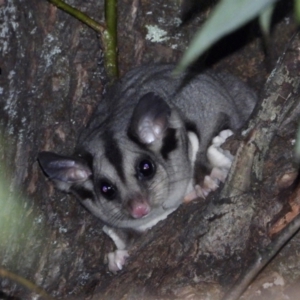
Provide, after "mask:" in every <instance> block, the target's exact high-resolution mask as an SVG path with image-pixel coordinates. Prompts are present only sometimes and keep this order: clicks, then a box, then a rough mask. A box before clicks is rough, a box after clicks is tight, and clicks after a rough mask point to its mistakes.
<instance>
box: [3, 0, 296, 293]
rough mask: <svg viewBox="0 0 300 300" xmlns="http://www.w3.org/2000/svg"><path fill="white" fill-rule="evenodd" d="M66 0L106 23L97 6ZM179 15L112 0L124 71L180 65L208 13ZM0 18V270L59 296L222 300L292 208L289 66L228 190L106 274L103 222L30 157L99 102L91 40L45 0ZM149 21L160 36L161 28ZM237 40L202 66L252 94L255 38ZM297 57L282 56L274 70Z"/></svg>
mask: <svg viewBox="0 0 300 300" xmlns="http://www.w3.org/2000/svg"><path fill="white" fill-rule="evenodd" d="M69 3H70V4H71V5H74V6H76V7H77V8H80V9H81V10H82V11H84V12H85V13H87V14H88V15H89V16H91V17H93V18H94V19H95V20H97V21H101V20H102V21H103V19H104V17H103V2H102V1H84V2H82V1H78V0H74V1H70V2H69ZM185 9H186V6H184V5H181V4H179V2H176V1H168V2H165V1H163V0H159V1H155V3H154V2H153V1H152V2H151V1H146V0H131V1H119V3H118V10H119V32H118V36H119V66H120V71H121V72H120V73H121V74H124V73H125V72H126V71H128V70H129V69H130V68H132V67H134V66H135V65H138V64H142V63H154V62H175V61H177V60H178V59H179V58H180V57H181V55H182V52H183V51H184V49H185V48H186V46H187V45H188V42H189V41H190V39H191V38H192V36H193V34H194V32H195V30H196V28H198V27H199V25H200V24H202V22H203V20H204V16H205V14H206V13H207V11H204V12H202V14H200V17H198V18H195V19H193V20H192V21H190V22H188V23H187V24H185V26H182V27H179V26H178V20H179V18H180V17H181V12H182V11H183V10H185ZM0 16H1V21H2V23H1V24H0V53H1V56H0V59H1V60H0V67H1V74H0V97H1V99H0V101H1V102H0V103H1V104H0V109H1V112H0V114H1V115H0V116H1V117H0V124H1V139H2V143H1V145H0V147H1V148H0V149H1V171H0V175H1V184H2V185H1V186H0V187H1V190H2V193H1V199H0V203H1V209H0V228H1V229H0V274H2V275H3V274H4V273H1V270H4V269H5V270H9V271H10V272H13V273H15V274H18V275H19V276H22V277H25V278H27V279H29V280H30V281H32V282H34V283H36V284H37V285H39V286H40V287H42V288H43V289H44V290H46V291H47V292H48V293H49V294H51V295H52V296H53V297H57V298H66V299H70V297H71V296H73V297H78V299H120V298H126V299H151V298H156V299H176V298H179V299H186V298H189V299H204V298H205V297H208V296H209V295H210V297H211V298H213V299H220V298H221V297H222V296H223V295H224V293H225V292H226V291H227V290H228V288H229V287H230V286H231V285H232V284H233V283H234V282H235V280H236V279H237V278H238V276H239V275H240V274H242V270H243V269H245V268H247V267H248V266H249V265H250V264H251V262H252V259H253V257H254V255H253V253H254V251H257V250H261V249H263V248H265V247H267V246H268V245H269V243H270V241H271V239H272V236H271V233H274V234H275V232H276V228H279V229H278V230H279V231H280V229H281V227H280V225H278V224H279V223H276V225H277V227H275V226H273V224H275V221H277V220H280V219H281V217H283V216H286V214H287V213H288V212H289V211H291V210H292V209H290V207H292V208H294V209H295V210H297V208H298V204H297V197H296V195H297V194H296V193H297V186H296V184H295V183H293V182H294V179H295V176H296V175H297V169H296V168H295V166H294V165H293V147H292V145H291V141H292V140H293V139H295V131H296V123H297V117H298V116H299V105H298V103H297V101H296V100H297V98H296V96H295V90H297V91H298V86H296V83H297V82H296V80H298V79H297V76H298V74H295V73H293V74H292V73H291V72H292V71H289V72H290V73H288V74H287V73H286V72H284V71H278V73H276V74H277V75H275V77H273V78H272V77H270V81H269V83H268V85H267V87H266V89H265V96H264V97H262V99H265V101H264V102H262V103H263V104H262V105H261V106H260V108H259V109H258V110H257V112H256V114H255V116H254V118H253V120H252V121H251V122H250V124H249V130H248V135H247V136H246V137H245V138H242V142H241V144H242V145H241V146H240V148H239V150H238V155H237V156H238V158H237V160H236V162H235V165H234V168H233V169H232V171H231V173H230V178H229V180H228V181H227V183H226V185H225V186H224V188H223V189H222V190H220V191H218V192H217V193H214V194H213V195H211V196H210V197H209V198H207V199H206V200H205V201H201V200H199V201H195V202H193V203H190V204H188V205H184V206H182V207H180V209H178V210H177V211H176V212H175V213H173V214H172V215H171V216H169V218H168V219H167V220H165V221H163V222H160V223H159V224H158V225H157V226H155V227H154V228H153V229H152V230H151V231H149V232H148V233H147V234H145V235H144V236H143V237H142V238H141V239H140V240H139V242H138V243H137V244H136V245H135V247H134V248H133V249H132V251H131V256H130V259H129V261H128V265H127V266H126V267H125V269H124V270H123V271H122V272H121V273H120V274H118V275H116V276H113V275H111V274H109V273H108V272H107V267H106V265H105V263H104V260H105V254H106V253H107V252H109V251H111V250H112V249H113V244H112V242H111V241H110V239H109V238H108V237H106V236H105V235H103V234H102V231H101V228H102V224H101V222H100V221H99V220H97V219H96V218H94V217H93V216H91V215H90V214H89V213H88V212H87V211H85V210H84V209H83V208H82V207H81V206H80V205H78V203H77V201H76V200H75V199H74V198H73V197H71V196H69V195H65V194H62V193H60V192H58V191H56V190H54V188H53V186H52V184H51V183H50V182H49V181H47V180H46V179H45V178H44V176H43V174H42V172H41V170H40V169H39V166H38V163H37V162H36V157H37V153H38V152H39V151H42V150H54V151H55V152H59V153H66V154H70V153H72V149H73V147H74V144H75V139H76V137H77V136H78V132H79V131H80V129H81V128H82V127H83V126H84V125H85V124H86V122H87V121H88V118H89V116H90V115H91V113H92V111H93V109H94V108H95V106H96V105H97V103H98V101H100V100H101V94H102V92H103V90H104V89H105V84H106V83H107V82H106V77H105V71H104V69H103V63H102V52H101V46H100V44H99V40H98V37H97V34H96V33H95V32H93V31H92V30H91V29H90V28H88V27H86V26H85V25H83V24H82V23H80V22H79V21H77V20H75V19H74V18H72V17H71V16H69V15H67V14H65V13H64V12H62V11H60V10H59V9H57V8H56V7H54V6H52V5H51V4H49V3H48V2H47V1H40V0H31V1H25V0H2V1H1V0H0ZM285 21H286V20H284V21H282V22H281V23H280V24H279V25H278V28H277V29H276V31H275V33H274V36H273V40H275V41H276V47H272V48H274V51H275V52H273V55H274V56H276V53H277V54H278V53H279V52H282V51H283V49H284V45H285V44H286V43H287V41H288V37H289V36H291V32H293V30H294V26H293V25H290V26H288V25H286V24H285ZM155 26H156V27H155ZM158 28H159V29H163V30H165V32H166V33H165V34H162V35H160V36H159V34H161V33H162V32H161V31H159V30H158ZM248 29H249V28H245V29H243V30H242V31H240V32H238V33H237V34H236V35H234V36H233V37H232V39H234V40H237V38H239V37H241V36H243V35H244V34H245V30H246V32H249V31H248ZM279 37H280V38H279ZM221 45H223V44H221ZM245 45H246V41H244V40H243V41H240V42H238V43H236V45H235V46H234V48H233V49H229V50H227V51H225V52H226V55H225V54H224V53H223V49H224V48H222V47H221V48H220V44H219V47H218V45H217V46H216V48H215V49H222V51H220V50H219V51H218V52H217V55H215V54H210V56H209V58H208V59H207V61H206V62H207V63H209V64H211V63H215V62H216V61H217V62H218V64H214V67H215V68H220V69H221V68H222V69H224V68H227V69H230V71H231V72H233V73H235V74H236V75H238V76H240V77H242V78H243V79H244V80H247V81H248V82H249V83H250V84H252V85H253V86H255V87H256V88H257V89H258V90H260V88H261V87H262V86H263V85H264V82H265V79H266V77H267V73H268V72H267V70H266V69H265V68H262V66H263V65H264V63H265V60H264V56H263V52H262V50H261V42H260V40H259V39H253V40H252V42H251V43H248V41H247V47H246V46H245ZM298 46H299V45H298ZM293 47H294V48H293V51H298V48H297V47H296V46H295V45H294V46H293ZM225 50H226V49H225ZM211 53H214V50H213V51H212V52H211ZM274 53H275V54H274ZM288 53H289V52H287V55H288ZM294 53H295V52H294ZM220 57H221V58H222V59H221V60H220ZM294 64H297V62H296V60H295V59H294V58H293V59H291V60H289V59H287V58H285V60H284V62H283V63H282V64H281V65H279V64H278V67H277V68H281V67H282V68H285V69H284V70H287V69H288V68H290V67H291V65H292V66H293V67H295V65H294ZM296 67H297V65H296ZM295 69H296V68H293V72H296V71H295ZM288 70H290V69H288ZM278 74H279V75H278ZM278 76H279V77H278ZM274 78H275V79H274ZM278 78H280V79H278ZM294 84H295V86H294ZM297 84H298V83H297ZM278 93H280V95H281V97H278V98H276V99H275V98H272V99H271V100H266V99H269V98H268V97H269V96H270V95H278ZM274 97H275V96H274ZM269 105H270V106H269ZM229 146H230V145H229ZM246 158H247V159H246ZM237 176H238V177H237ZM295 215H296V213H295ZM272 226H273V227H272ZM278 226H279V227H278ZM270 227H271V231H270V230H269V229H270ZM282 227H284V225H283V226H282ZM278 272H279V271H278ZM280 276H283V275H282V274H281V275H280ZM0 282H1V286H0V298H1V293H2V294H3V295H9V296H11V297H15V299H36V298H34V297H35V296H34V295H35V293H34V292H33V291H30V290H28V289H27V288H24V287H23V286H22V285H20V284H19V283H17V282H16V281H13V280H10V279H8V277H6V276H3V277H2V278H0ZM292 284H293V283H292V282H290V283H289V285H288V286H291V285H292ZM116 287H118V288H116ZM254 292H255V291H253V293H254ZM70 295H71V296H70ZM124 295H125V296H124ZM88 297H90V298H88ZM249 297H250V296H249Z"/></svg>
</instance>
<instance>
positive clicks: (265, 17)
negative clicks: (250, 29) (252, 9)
mask: <svg viewBox="0 0 300 300" xmlns="http://www.w3.org/2000/svg"><path fill="white" fill-rule="evenodd" d="M274 8H275V4H271V5H269V6H268V7H266V8H265V9H264V10H263V11H262V12H261V14H260V15H259V24H260V28H261V30H262V32H263V34H264V35H266V36H267V35H269V33H270V25H271V19H272V13H273V11H274Z"/></svg>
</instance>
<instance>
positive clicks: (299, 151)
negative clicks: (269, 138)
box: [295, 126, 300, 162]
mask: <svg viewBox="0 0 300 300" xmlns="http://www.w3.org/2000/svg"><path fill="white" fill-rule="evenodd" d="M295 153H296V159H297V161H298V162H300V126H299V128H298V132H297V138H296V145H295Z"/></svg>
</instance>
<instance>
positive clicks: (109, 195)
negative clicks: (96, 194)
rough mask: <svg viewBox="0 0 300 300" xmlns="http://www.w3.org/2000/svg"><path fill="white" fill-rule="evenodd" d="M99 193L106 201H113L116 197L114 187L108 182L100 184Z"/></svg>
mask: <svg viewBox="0 0 300 300" xmlns="http://www.w3.org/2000/svg"><path fill="white" fill-rule="evenodd" d="M100 192H101V194H102V195H103V196H104V197H105V198H106V199H107V200H113V199H114V198H115V196H116V193H117V189H116V187H115V186H114V185H113V184H111V183H109V182H108V181H104V180H103V181H101V182H100Z"/></svg>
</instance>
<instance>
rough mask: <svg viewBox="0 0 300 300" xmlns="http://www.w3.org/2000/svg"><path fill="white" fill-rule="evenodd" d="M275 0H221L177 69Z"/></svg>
mask: <svg viewBox="0 0 300 300" xmlns="http://www.w3.org/2000/svg"><path fill="white" fill-rule="evenodd" d="M276 1H277V0H222V1H220V2H219V4H218V5H217V6H216V8H215V9H214V11H213V12H212V13H211V15H210V17H209V19H208V20H207V21H206V22H205V24H204V25H203V26H202V28H201V29H200V31H198V33H196V36H195V37H194V39H193V40H192V42H191V44H190V47H189V48H188V50H187V51H186V52H185V53H184V56H183V58H182V60H181V61H180V63H179V66H178V69H179V71H180V70H183V69H184V68H186V67H187V66H188V65H189V64H191V63H192V62H193V61H195V60H196V59H197V58H198V57H199V56H200V55H201V54H202V53H203V52H204V51H206V50H207V49H208V48H209V47H210V46H211V45H212V44H213V43H215V42H216V41H217V40H219V39H220V38H222V37H223V36H225V35H226V34H228V33H230V32H232V31H234V30H235V29H237V28H239V27H241V26H242V25H244V24H245V23H247V22H248V21H250V20H252V19H253V18H255V17H256V16H258V15H259V14H260V13H261V12H262V11H263V10H265V9H266V8H267V7H269V6H270V5H272V4H274V3H275V2H276Z"/></svg>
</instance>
